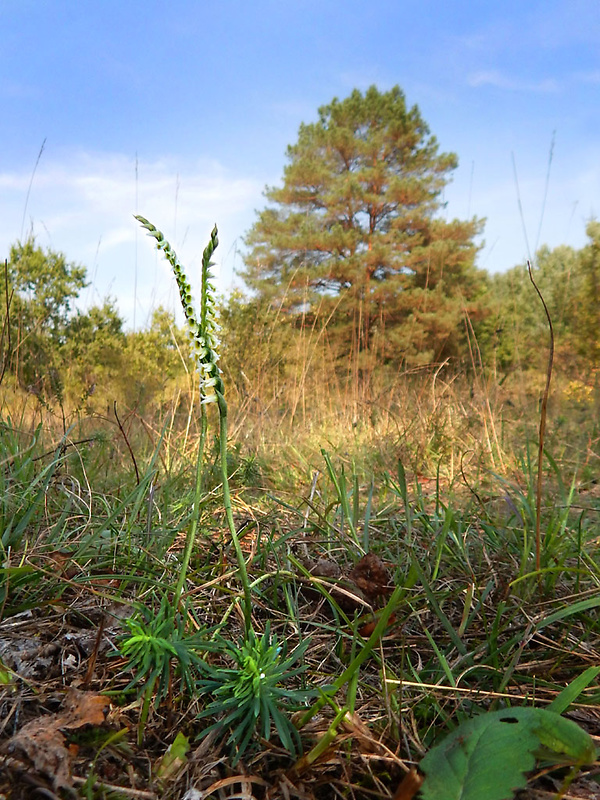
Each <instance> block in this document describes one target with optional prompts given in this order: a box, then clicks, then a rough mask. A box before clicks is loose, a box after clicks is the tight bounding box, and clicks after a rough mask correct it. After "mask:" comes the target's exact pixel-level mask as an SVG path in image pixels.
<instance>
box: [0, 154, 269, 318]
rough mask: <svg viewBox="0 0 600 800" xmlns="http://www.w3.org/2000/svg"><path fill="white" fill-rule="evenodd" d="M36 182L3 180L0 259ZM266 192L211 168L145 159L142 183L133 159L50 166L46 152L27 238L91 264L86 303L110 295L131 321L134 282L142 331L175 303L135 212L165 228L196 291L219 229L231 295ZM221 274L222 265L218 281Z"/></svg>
mask: <svg viewBox="0 0 600 800" xmlns="http://www.w3.org/2000/svg"><path fill="white" fill-rule="evenodd" d="M30 180H31V169H30V168H29V169H27V170H22V171H11V172H4V173H0V214H1V215H2V218H3V221H4V224H3V226H2V231H1V233H0V246H1V250H0V253H2V252H3V253H6V254H7V253H8V248H9V246H10V244H11V243H14V242H15V241H16V240H17V239H18V238H20V236H21V229H22V225H23V212H24V205H25V198H26V195H27V189H28V186H29V183H30ZM262 188H263V187H262V184H259V183H258V182H257V181H256V180H253V179H249V178H246V177H244V176H234V175H230V174H229V173H228V172H227V171H226V170H225V169H223V168H222V167H221V166H220V165H219V164H218V163H217V162H215V161H207V160H204V161H201V160H199V161H196V162H193V163H184V162H182V161H180V160H176V159H161V160H156V161H149V160H144V159H140V160H139V162H138V165H137V181H136V164H135V158H131V157H128V156H124V155H121V154H110V153H76V154H70V155H68V154H66V155H63V156H62V157H61V158H60V159H58V160H57V159H55V160H52V161H50V160H49V159H48V158H46V156H45V155H44V156H42V160H41V162H40V164H39V166H38V169H37V171H36V174H35V177H34V180H33V184H32V188H31V194H30V197H29V201H28V205H27V209H26V214H25V228H24V235H25V236H26V235H28V233H29V232H31V231H33V232H34V234H35V236H36V238H37V240H38V242H39V244H41V245H42V246H50V247H52V248H54V249H57V250H61V251H62V252H64V253H65V254H66V256H67V258H68V259H69V260H70V261H75V262H78V263H83V264H85V265H86V266H87V267H88V276H89V278H90V279H93V282H94V286H93V288H92V289H91V290H88V291H87V292H84V297H83V299H84V300H85V301H87V302H88V303H89V302H92V301H93V302H98V301H99V300H101V299H102V298H103V297H104V296H105V295H106V294H108V293H110V294H112V295H113V296H115V297H116V298H117V301H118V305H119V308H120V311H121V313H122V314H123V315H124V316H125V317H126V318H127V319H128V320H129V321H130V322H132V321H133V316H134V315H133V308H134V286H135V285H136V284H137V288H136V290H135V293H136V301H137V302H136V324H138V325H139V324H140V323H143V322H144V321H145V320H146V319H147V318H148V316H149V314H150V313H151V311H152V308H153V307H155V306H156V305H158V304H165V305H167V306H169V307H171V308H177V296H176V291H174V286H173V284H174V281H173V279H172V276H171V274H170V270H169V266H168V264H167V263H166V262H165V261H164V259H161V258H160V256H159V255H158V254H153V251H152V247H151V241H150V240H148V241H146V239H145V237H144V234H143V231H142V230H141V229H140V228H139V226H138V224H137V223H136V222H135V220H134V219H133V214H134V213H136V212H137V213H140V214H143V215H144V216H146V217H147V218H148V219H150V220H151V221H152V222H153V223H154V224H155V225H156V226H157V227H159V228H161V229H162V230H163V232H164V234H165V236H166V237H167V238H168V239H169V241H170V242H171V244H172V245H173V247H174V248H175V249H176V250H177V252H178V254H179V256H180V258H181V261H182V263H184V264H185V265H186V267H187V268H188V269H189V273H190V280H191V282H192V284H194V273H196V274H197V272H198V268H199V265H200V263H201V255H202V250H203V248H204V246H205V245H206V242H207V241H208V237H209V235H210V231H211V230H212V227H213V225H214V224H215V223H217V224H218V226H219V232H220V236H219V238H220V240H221V246H220V247H219V249H218V250H217V253H216V254H215V256H216V258H215V260H216V262H217V269H216V273H217V282H218V284H219V285H220V287H221V288H222V289H225V288H227V286H228V285H229V284H230V282H231V279H232V272H233V266H237V267H239V266H241V264H240V263H237V264H235V265H233V264H232V263H231V253H232V251H235V246H234V243H235V241H236V239H237V238H238V237H240V236H242V235H243V234H244V233H245V231H246V230H247V228H248V227H249V226H250V225H251V223H252V221H253V218H254V214H253V210H254V208H256V207H258V206H260V205H261V204H262V199H261V192H262ZM224 262H225V263H224ZM136 264H137V267H136ZM219 267H224V269H223V274H222V275H221V276H220V279H219V274H218V273H219ZM136 273H137V281H136Z"/></svg>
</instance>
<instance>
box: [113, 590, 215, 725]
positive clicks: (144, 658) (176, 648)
mask: <svg viewBox="0 0 600 800" xmlns="http://www.w3.org/2000/svg"><path fill="white" fill-rule="evenodd" d="M125 625H126V626H127V627H128V628H129V633H130V635H129V636H128V637H127V638H125V639H124V640H123V641H122V642H121V647H120V649H121V653H122V654H123V655H124V656H125V657H126V658H127V659H128V660H129V668H130V669H131V670H132V671H133V673H134V678H133V680H132V681H131V682H130V683H129V685H128V686H127V689H131V688H133V687H134V686H141V687H142V690H141V695H142V697H143V698H144V699H143V705H142V712H141V714H140V725H139V729H138V739H139V740H141V738H142V737H143V733H144V729H145V726H146V722H147V720H148V714H149V711H150V707H151V705H152V702H153V701H154V702H155V703H160V702H161V700H163V699H164V698H165V697H166V696H167V694H168V692H169V690H170V688H171V686H172V679H173V672H174V670H173V666H172V665H173V663H175V673H176V674H177V675H178V677H179V678H180V680H181V682H182V684H183V686H184V687H185V688H186V689H187V690H188V691H189V692H193V691H194V687H195V680H196V678H197V675H198V670H199V667H200V664H201V663H202V653H203V649H204V647H203V642H204V640H203V634H202V633H195V634H193V635H188V634H187V633H186V630H185V623H184V619H183V616H182V615H181V614H179V613H178V612H176V611H175V612H174V610H173V608H172V606H171V604H170V603H169V600H168V598H167V597H163V598H162V600H161V604H160V608H159V610H158V612H155V611H154V610H153V609H148V608H145V607H143V606H142V607H141V609H140V612H139V614H138V616H137V618H132V619H128V620H125Z"/></svg>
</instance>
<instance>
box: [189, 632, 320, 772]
mask: <svg viewBox="0 0 600 800" xmlns="http://www.w3.org/2000/svg"><path fill="white" fill-rule="evenodd" d="M307 647H308V641H307V640H305V641H304V642H302V643H301V644H299V645H298V647H296V648H295V650H293V652H292V653H290V655H289V656H288V657H287V658H285V656H284V658H283V660H282V658H281V654H282V647H281V646H280V645H279V644H278V642H277V638H276V637H271V635H270V630H269V626H268V625H267V628H266V630H265V632H264V633H263V635H262V636H257V635H256V633H255V632H254V631H253V630H250V632H249V633H248V635H247V636H246V638H245V639H244V640H243V641H242V642H241V643H240V644H239V646H238V645H235V644H234V643H233V642H228V641H226V640H225V639H223V638H222V637H219V638H218V640H217V642H216V643H215V646H214V649H215V650H217V651H218V652H225V653H226V654H227V655H228V656H229V657H230V658H231V660H232V661H233V663H234V666H233V667H230V668H224V667H221V666H218V667H215V666H213V665H211V664H209V663H207V662H206V661H203V662H202V663H201V665H200V668H201V670H202V672H203V673H204V677H203V678H202V679H201V680H200V681H199V683H198V689H199V690H200V692H202V693H210V694H212V695H213V697H214V700H212V702H210V703H209V704H208V706H207V707H206V708H205V709H204V710H203V711H202V712H201V713H200V715H199V716H200V717H201V718H202V717H212V716H220V719H218V720H217V722H214V723H213V724H212V725H210V726H209V727H208V728H206V729H205V730H204V731H203V732H202V736H205V735H206V734H208V733H210V732H211V731H213V730H215V731H217V732H218V733H219V734H221V735H224V734H226V733H227V732H228V731H229V737H228V739H227V744H228V745H230V746H231V749H232V752H233V762H232V763H233V764H234V765H235V764H237V762H238V761H239V760H240V758H241V757H242V756H243V754H244V752H245V751H246V749H247V747H248V745H249V743H250V741H251V739H252V737H253V735H254V734H255V732H256V731H257V730H258V732H259V734H260V735H261V736H262V737H263V738H264V739H267V740H268V739H269V738H270V736H271V730H272V727H273V725H274V726H275V729H276V730H277V733H278V734H279V738H280V740H281V743H282V745H283V746H284V747H285V748H286V750H287V751H288V752H289V753H290V754H292V755H295V754H296V752H297V751H298V750H299V749H300V737H299V734H298V730H297V729H296V727H295V726H294V725H293V724H292V722H291V721H290V719H289V718H288V717H287V716H286V715H285V714H283V713H282V711H281V706H282V705H288V704H296V705H297V704H298V703H301V702H303V701H304V700H306V698H307V697H308V695H309V694H310V692H309V691H306V690H303V689H289V688H286V687H285V686H284V685H283V684H285V683H286V682H287V681H288V680H289V679H290V678H293V677H294V676H296V675H298V674H299V673H301V672H303V671H304V669H305V666H304V665H302V664H301V665H299V666H297V667H294V664H296V663H297V662H298V661H300V659H301V658H302V656H303V655H304V653H305V651H306V648H307Z"/></svg>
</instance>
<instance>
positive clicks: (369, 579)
mask: <svg viewBox="0 0 600 800" xmlns="http://www.w3.org/2000/svg"><path fill="white" fill-rule="evenodd" d="M348 580H349V581H352V583H354V584H355V586H356V587H357V588H358V589H360V591H361V592H362V593H363V594H364V596H365V597H366V599H367V600H368V601H369V602H370V603H371V604H373V603H374V602H375V600H376V599H377V598H378V597H382V596H385V595H388V594H391V593H392V589H393V586H392V579H391V576H390V573H389V570H388V569H387V567H386V566H385V564H384V563H383V561H382V560H381V559H380V558H379V556H376V555H375V554H374V553H367V554H366V555H365V556H363V557H362V558H361V559H360V561H359V562H358V563H357V564H356V566H355V567H354V569H351V570H350V572H349V573H348Z"/></svg>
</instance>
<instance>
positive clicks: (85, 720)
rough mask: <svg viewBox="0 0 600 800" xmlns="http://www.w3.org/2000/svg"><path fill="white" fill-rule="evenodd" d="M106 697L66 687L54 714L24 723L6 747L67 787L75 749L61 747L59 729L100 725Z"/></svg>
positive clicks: (62, 786) (56, 785)
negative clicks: (62, 701) (62, 700)
mask: <svg viewBox="0 0 600 800" xmlns="http://www.w3.org/2000/svg"><path fill="white" fill-rule="evenodd" d="M108 705H109V700H108V698H106V697H103V696H102V695H99V694H92V693H91V692H80V691H78V690H77V689H72V688H71V689H69V691H68V693H67V696H66V697H65V700H64V703H63V709H62V711H60V712H59V713H58V714H48V715H46V716H43V717H39V718H38V719H34V720H32V721H31V722H28V723H27V724H26V725H24V726H23V727H22V728H21V730H20V731H18V732H17V733H16V734H15V735H14V736H13V737H12V738H11V739H10V740H9V742H8V750H9V752H11V753H13V754H14V755H15V756H16V757H17V758H20V757H22V756H25V758H26V759H27V760H28V761H29V762H31V763H32V764H33V766H34V767H35V769H36V770H37V771H38V772H40V773H42V774H44V775H46V776H48V777H49V778H51V779H52V782H53V784H54V787H55V788H56V789H58V788H65V787H71V786H72V785H73V784H72V781H71V760H72V758H73V756H74V755H75V754H76V748H75V750H73V749H72V748H71V747H66V746H65V737H64V735H63V733H62V731H65V730H75V729H77V728H81V727H83V726H84V725H102V723H103V722H104V712H105V710H106V708H107V707H108Z"/></svg>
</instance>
